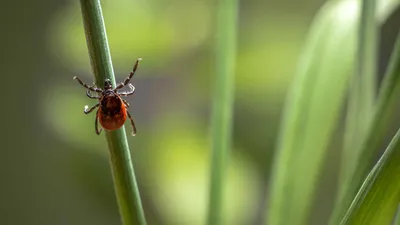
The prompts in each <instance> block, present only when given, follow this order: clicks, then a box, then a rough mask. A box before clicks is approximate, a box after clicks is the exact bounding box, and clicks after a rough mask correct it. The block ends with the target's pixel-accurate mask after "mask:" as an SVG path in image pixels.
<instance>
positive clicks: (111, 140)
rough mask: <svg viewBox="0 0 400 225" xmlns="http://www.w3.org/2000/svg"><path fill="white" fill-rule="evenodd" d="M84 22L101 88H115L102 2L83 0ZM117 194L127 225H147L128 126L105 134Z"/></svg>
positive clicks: (125, 224) (95, 73)
mask: <svg viewBox="0 0 400 225" xmlns="http://www.w3.org/2000/svg"><path fill="white" fill-rule="evenodd" d="M80 3H81V9H82V16H83V23H84V28H85V34H86V42H87V45H88V50H89V55H90V62H91V65H92V69H93V72H94V75H95V80H96V84H97V85H98V87H103V85H104V80H105V79H110V80H111V82H112V84H113V85H114V86H115V77H114V71H113V67H112V62H111V56H110V50H109V47H108V42H107V35H106V29H105V26H104V20H103V15H102V11H101V5H100V1H99V0H81V1H80ZM105 133H106V140H107V143H108V147H109V151H110V158H111V168H112V174H113V178H114V186H115V192H116V196H117V201H118V205H119V211H120V214H121V219H122V222H123V224H124V225H134V224H135V225H145V224H146V220H145V217H144V212H143V208H142V203H141V200H140V195H139V189H138V186H137V183H136V178H135V173H134V170H133V166H132V161H131V156H130V151H129V147H128V141H127V139H126V133H125V127H124V126H123V127H122V128H121V129H118V130H115V131H105Z"/></svg>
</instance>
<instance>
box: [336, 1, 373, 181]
mask: <svg viewBox="0 0 400 225" xmlns="http://www.w3.org/2000/svg"><path fill="white" fill-rule="evenodd" d="M377 31H378V26H377V22H376V20H375V0H362V2H361V14H360V22H359V32H358V51H357V62H356V71H355V74H354V75H353V76H352V81H351V88H350V91H349V101H348V108H347V114H346V129H345V137H344V148H343V153H342V169H341V176H340V179H342V180H346V178H344V177H346V176H348V175H349V174H347V173H348V171H353V170H354V169H353V168H352V167H353V166H355V165H356V164H355V163H354V162H356V161H357V158H358V155H359V154H360V149H359V148H356V146H360V145H361V144H362V143H361V142H362V140H363V138H364V137H365V131H366V128H367V125H368V124H369V123H370V120H371V118H372V115H373V106H374V101H375V87H376V68H377V66H376V64H377V56H376V54H377V33H378V32H377Z"/></svg>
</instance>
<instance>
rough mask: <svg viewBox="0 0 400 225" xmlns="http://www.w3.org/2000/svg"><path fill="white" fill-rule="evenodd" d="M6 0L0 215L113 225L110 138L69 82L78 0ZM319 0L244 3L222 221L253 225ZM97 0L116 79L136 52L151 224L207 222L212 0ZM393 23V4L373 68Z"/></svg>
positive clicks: (383, 59) (334, 156) (327, 188)
mask: <svg viewBox="0 0 400 225" xmlns="http://www.w3.org/2000/svg"><path fill="white" fill-rule="evenodd" d="M2 3H3V4H2V7H1V9H0V12H1V13H0V18H1V20H0V24H1V28H2V29H1V31H0V32H1V35H0V39H1V40H2V41H1V43H2V44H3V46H2V48H1V55H0V57H1V59H0V65H1V69H2V73H1V77H2V80H3V85H2V88H1V92H2V93H3V94H2V97H3V98H2V106H1V110H0V112H1V114H0V115H1V118H2V128H3V129H1V131H0V132H1V135H0V137H1V145H0V146H1V147H0V149H1V152H2V154H1V157H0V172H1V173H0V175H1V177H0V179H1V180H0V182H1V183H0V224H2V225H20V224H21V225H22V224H31V225H36V224H37V225H54V224H57V225H63V224H68V225H69V224H74V225H79V224H82V225H83V224H98V225H102V224H107V225H109V224H120V219H119V215H118V208H117V205H116V200H115V195H114V191H113V184H112V179H111V174H110V169H109V162H108V152H107V145H106V143H105V140H104V137H103V136H100V137H99V136H97V135H96V134H95V132H94V116H95V115H94V114H91V115H84V114H83V107H84V105H86V104H87V105H94V104H95V101H94V100H90V99H88V98H87V97H86V96H85V90H84V89H83V88H82V87H80V86H79V85H78V84H77V82H76V81H73V80H72V77H73V76H80V77H81V78H82V79H83V80H85V81H86V82H87V83H92V81H93V76H92V74H91V68H90V64H89V57H88V53H87V48H86V42H85V37H84V33H83V25H82V20H81V12H80V8H79V2H78V1H72V0H69V1H65V0H58V1H57V0H51V1H50V0H43V1H40V3H39V2H35V1H27V0H22V1H14V2H12V1H8V2H5V1H3V2H2ZM323 3H324V1H322V0H305V1H288V0H282V1H277V0H272V1H262V0H246V1H241V3H240V15H239V17H240V21H239V23H238V25H239V29H238V30H239V43H238V44H239V46H238V56H237V75H236V92H235V112H234V114H235V116H234V137H233V141H234V143H233V149H232V155H231V163H230V166H229V170H228V181H227V182H228V185H227V186H228V187H227V192H226V206H227V207H226V209H225V213H224V215H225V223H226V224H255V225H256V224H262V221H263V219H264V217H265V213H266V211H265V206H266V192H267V190H268V179H269V175H270V168H271V162H272V158H273V154H274V152H273V150H274V147H275V142H276V137H277V132H278V127H279V123H280V119H281V112H282V110H283V103H284V100H285V96H286V92H287V90H288V87H289V84H290V82H291V80H292V76H293V74H294V70H295V69H296V64H297V61H298V58H299V54H300V52H301V49H302V46H303V43H304V41H305V37H306V34H307V31H308V28H309V25H310V23H311V21H312V19H313V16H314V15H315V13H316V12H317V10H318V9H319V8H320V7H321V6H322V4H323ZM102 5H103V13H104V17H105V23H106V28H107V32H108V39H109V44H110V49H111V55H112V59H113V63H114V69H115V73H116V76H117V80H121V79H123V78H125V77H126V76H127V75H128V73H129V71H130V70H131V68H132V66H133V64H134V62H135V60H136V58H138V57H142V58H143V61H142V63H141V65H140V67H139V69H138V71H137V73H136V75H135V77H134V79H133V81H132V82H133V84H134V85H135V87H136V93H135V95H134V96H131V97H130V98H128V102H129V103H130V104H131V109H130V111H131V114H132V115H133V116H134V118H135V121H136V125H137V128H138V134H137V136H136V137H129V144H130V146H131V150H132V157H133V162H134V167H135V170H136V174H137V179H138V183H139V188H140V192H141V195H142V201H143V206H144V210H145V213H146V217H147V219H148V224H159V225H164V224H165V225H169V224H188V225H189V224H190V225H197V224H204V222H205V215H206V207H207V197H208V183H209V177H208V176H209V158H210V152H209V146H210V135H209V119H210V111H211V108H210V107H211V94H212V88H213V87H214V85H213V83H214V80H213V79H214V76H215V69H214V68H215V64H214V62H215V52H214V47H215V44H214V43H215V39H214V34H215V14H216V5H217V1H216V0H170V1H164V0H147V1H145V0H118V1H111V0H107V1H106V0H103V1H102ZM399 26H400V11H399V10H398V11H397V12H395V13H394V14H392V15H391V17H390V18H389V19H388V21H387V22H386V23H385V25H384V26H383V28H382V29H381V33H380V34H381V38H380V44H379V46H380V52H379V60H380V61H379V72H380V73H379V74H382V73H383V71H384V67H385V66H386V64H387V60H388V58H389V54H390V52H391V49H392V46H393V41H394V39H395V37H396V34H397V31H398V28H399ZM397 122H400V120H399V121H397ZM396 127H397V126H395V123H394V125H393V127H392V129H393V131H394V130H395V128H396ZM127 129H128V131H130V129H131V128H130V127H127ZM339 130H340V128H339ZM389 133H391V134H393V132H389ZM390 138H391V136H388V140H390ZM339 139H340V138H338V142H339V141H340V140H339ZM333 146H335V145H333ZM339 154H340V152H339V151H335V149H334V148H333V149H332V151H331V153H330V155H329V157H330V160H327V164H326V168H325V170H326V171H325V172H324V176H323V177H322V178H321V180H320V184H319V185H320V188H319V191H318V192H316V193H315V196H316V201H315V203H314V205H315V210H314V214H313V215H312V218H311V222H310V223H311V224H324V223H325V222H326V220H327V219H328V217H329V213H330V211H331V209H332V204H333V198H334V194H333V193H335V192H334V191H335V189H336V185H335V184H336V179H337V173H338V172H337V168H338V166H337V164H338V160H339V158H340V156H339Z"/></svg>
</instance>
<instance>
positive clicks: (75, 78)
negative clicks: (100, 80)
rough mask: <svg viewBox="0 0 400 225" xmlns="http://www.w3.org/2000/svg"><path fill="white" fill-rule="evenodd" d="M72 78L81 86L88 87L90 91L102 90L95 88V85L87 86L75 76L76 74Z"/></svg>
mask: <svg viewBox="0 0 400 225" xmlns="http://www.w3.org/2000/svg"><path fill="white" fill-rule="evenodd" d="M74 80H77V81H78V82H79V83H80V84H81V85H82V86H83V87H85V88H86V89H89V90H91V91H95V92H99V93H101V92H103V90H102V89H100V88H95V87H93V86H92V87H89V86H88V85H87V84H85V83H84V82H83V81H82V80H81V79H79V77H77V76H74Z"/></svg>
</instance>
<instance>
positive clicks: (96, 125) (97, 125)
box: [94, 110, 103, 135]
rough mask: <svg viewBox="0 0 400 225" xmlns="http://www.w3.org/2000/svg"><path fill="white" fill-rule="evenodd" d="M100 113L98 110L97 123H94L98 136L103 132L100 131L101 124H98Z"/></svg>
mask: <svg viewBox="0 0 400 225" xmlns="http://www.w3.org/2000/svg"><path fill="white" fill-rule="evenodd" d="M98 115H99V111H98V110H97V113H96V118H95V121H94V128H95V130H96V134H97V135H100V132H101V131H102V130H103V129H102V128H100V129H99V124H98V121H99V116H98Z"/></svg>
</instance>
